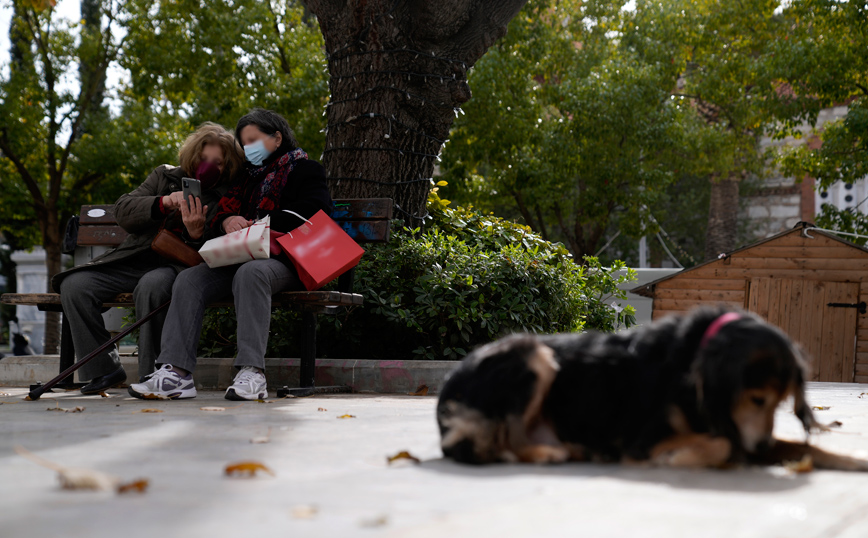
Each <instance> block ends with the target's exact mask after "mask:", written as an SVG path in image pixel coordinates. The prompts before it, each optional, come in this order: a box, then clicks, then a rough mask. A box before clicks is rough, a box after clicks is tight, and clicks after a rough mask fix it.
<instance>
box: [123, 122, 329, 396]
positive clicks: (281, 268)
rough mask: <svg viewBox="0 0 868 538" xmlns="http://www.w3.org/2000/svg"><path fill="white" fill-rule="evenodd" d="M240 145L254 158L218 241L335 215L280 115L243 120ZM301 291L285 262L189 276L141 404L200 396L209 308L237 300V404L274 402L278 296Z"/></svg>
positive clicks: (236, 186) (180, 286) (138, 390)
mask: <svg viewBox="0 0 868 538" xmlns="http://www.w3.org/2000/svg"><path fill="white" fill-rule="evenodd" d="M235 136H236V138H237V139H238V140H239V141H240V142H241V143H242V144H243V146H244V154H245V156H246V158H247V162H246V164H245V169H244V172H243V173H242V174H241V175H240V177H239V178H238V180H237V181H235V182H234V183H233V185H232V186H231V187H230V189H229V192H228V193H227V194H226V196H224V197H223V198H222V199H221V200H220V207H219V209H218V211H217V215H216V217H215V218H214V220H213V222H212V223H211V227H212V229H213V231H214V233H215V234H224V233H232V232H235V231H238V230H243V229H244V228H246V227H248V226H250V225H251V224H252V223H253V221H254V220H256V219H260V218H264V217H265V216H266V215H270V216H271V229H272V230H276V231H278V232H289V231H292V230H293V229H295V228H296V227H298V226H300V225H301V224H302V223H303V222H304V221H302V220H301V219H299V218H297V217H295V216H293V215H290V214H289V213H285V212H284V211H285V210H290V211H294V212H295V213H298V214H299V215H301V216H302V217H304V218H310V217H311V216H313V215H314V214H315V213H316V212H318V211H319V210H324V211H326V212H327V213H331V210H332V200H331V196H329V191H328V186H327V185H326V176H325V169H324V168H323V167H322V165H320V164H319V163H317V162H316V161H312V160H310V159H308V157H307V154H306V153H305V152H304V151H303V150H302V149H301V148H299V147H298V143H297V142H296V140H295V135H294V134H293V132H292V129H290V127H289V123H287V121H286V120H285V119H284V118H283V116H281V115H280V114H277V113H276V112H272V111H270V110H263V109H254V110H252V111H250V113H248V114H247V115H245V116H243V117H242V118H241V119H240V120H238V125H237V126H236V128H235ZM299 288H301V282H300V280H299V278H298V275H297V274H296V272H295V268H294V267H293V265H292V262H290V261H289V259H288V258H286V257H284V256H279V257H272V258H270V259H265V260H253V261H249V262H247V263H244V264H241V265H233V266H228V267H217V268H214V269H211V268H209V267H208V266H207V265H204V264H202V265H198V266H196V267H191V268H190V269H187V270H185V271H183V272H182V273H181V274H180V275H178V278H177V280H175V285H174V288H173V289H172V304H171V306H170V307H169V312H168V314H167V317H166V328H165V330H164V331H163V341H162V346H161V349H162V351H161V353H160V356H159V357H158V358H157V364H158V365H159V366H160V368H159V369H158V370H156V371H155V372H154V373H153V374H151V375H150V376H149V377H148V379H147V380H146V381H144V382H143V383H137V384H133V385H130V389H129V392H130V394H131V395H133V396H135V397H136V398H143V399H148V398H161V399H180V398H193V397H195V396H196V385H195V383H194V382H193V375H192V372H193V369H194V368H195V367H196V348H197V345H198V343H199V335H200V333H201V331H202V318H203V316H204V314H205V306H206V305H207V304H208V303H210V302H213V301H217V300H220V299H223V298H225V297H227V296H228V295H229V294H230V293H231V294H232V295H234V297H235V315H236V318H237V320H238V355H237V356H236V358H235V367H236V368H237V369H238V372H237V374H236V375H235V380H234V382H233V384H232V386H231V387H229V388H228V389H227V390H226V395H225V396H226V398H227V399H229V400H258V399H263V398H266V397H268V391H267V387H266V382H265V349H266V345H267V343H268V330H269V326H270V322H271V296H272V295H273V294H275V293H277V292H280V291H285V290H289V289H299Z"/></svg>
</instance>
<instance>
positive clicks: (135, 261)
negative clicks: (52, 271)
mask: <svg viewBox="0 0 868 538" xmlns="http://www.w3.org/2000/svg"><path fill="white" fill-rule="evenodd" d="M178 160H179V164H180V166H177V167H176V166H171V165H167V164H165V165H162V166H159V167H157V168H156V169H155V170H154V171H153V172H151V174H150V175H149V176H148V178H147V179H146V180H145V182H144V183H142V184H141V185H140V186H139V187H138V188H137V189H135V190H134V191H132V192H131V193H129V194H125V195H123V196H121V197H120V199H118V201H117V202H116V203H115V208H114V212H115V219H116V220H117V223H118V224H119V225H120V226H121V227H122V228H123V229H124V230H126V231H127V232H128V233H129V234H130V235H129V236H127V238H126V239H124V241H123V242H122V243H121V244H120V245H118V247H117V248H114V249H112V250H110V251H108V252H106V253H105V254H103V255H101V256H99V257H97V258H94V259H93V260H92V261H89V262H87V263H86V264H83V265H80V266H78V267H73V268H72V269H69V270H68V271H64V272H62V273H58V274H57V275H56V276H55V277H54V278H53V279H52V287H53V288H54V289H55V290H57V291H58V292H60V300H61V303H62V304H63V315H64V316H66V318H67V320H68V321H69V324H70V329H71V333H72V340H73V344H74V345H75V352H76V355H77V356H78V357H79V358H81V357H84V356H86V355H88V354H90V352H91V351H93V350H94V349H96V348H98V347H99V346H100V345H102V344H103V343H105V342H106V341H107V340H108V339H109V338H110V335H109V333H108V331H107V330H106V328H105V324H104V323H103V318H102V308H101V305H102V303H103V302H104V301H108V300H110V299H112V298H113V297H115V296H116V295H117V294H118V293H132V294H133V297H134V299H135V306H136V316H137V317H138V318H140V319H141V318H142V317H144V316H145V315H146V314H148V313H149V312H151V311H152V310H154V309H155V308H156V307H158V306H160V305H161V304H163V303H165V302H166V301H168V300H169V297H170V296H171V292H172V284H173V283H174V281H175V277H176V276H177V274H178V272H179V271H181V270H182V269H184V266H182V265H180V264H179V263H178V262H176V261H174V260H170V259H166V258H163V257H161V256H159V255H158V254H156V253H155V252H154V251H152V250H151V243H152V242H153V240H154V237H155V236H156V235H157V232H158V231H159V230H160V228H161V227H165V229H167V230H169V231H170V232H173V233H174V234H176V235H177V236H179V237H181V238H182V239H184V241H185V242H186V243H188V244H189V245H191V246H193V247H194V248H196V249H198V247H199V246H200V245H201V244H202V243H204V242H205V240H206V239H207V238H208V228H207V226H206V223H207V222H208V221H209V220H210V219H212V218H213V217H214V215H215V214H216V213H217V209H218V207H217V202H218V201H219V200H220V198H221V196H222V195H223V194H225V192H226V185H227V184H228V183H229V182H230V179H231V178H232V177H233V176H234V175H235V174H236V173H237V172H238V171H239V170H240V168H241V166H242V164H243V162H244V158H243V153H242V152H241V148H240V146H238V144H237V143H236V142H235V139H234V137H233V136H232V133H231V132H229V131H227V130H226V129H225V128H223V127H222V126H220V125H217V124H214V123H210V122H209V123H205V124H203V125H202V126H201V127H199V128H198V129H197V130H196V132H194V133H193V134H191V135H190V136H189V137H188V138H187V139H186V140H185V141H184V143H183V144H182V145H181V149H180V151H179V152H178ZM184 178H195V179H198V181H199V183H200V186H201V196H200V197H199V198H193V197H191V198H190V199H189V200H188V201H185V200H184V195H183V193H182V191H183V181H184ZM188 204H189V205H188ZM164 320H165V314H161V315H157V316H155V317H154V318H152V319H151V321H149V322H147V323H146V324H144V325H143V326H142V327H141V329H140V332H139V376H144V375H146V374H148V373H150V372H151V371H153V369H154V361H155V360H156V358H157V356H158V355H159V354H160V337H161V333H162V329H163V323H164ZM79 372H80V374H79V375H80V376H81V378H82V379H85V380H90V383H88V384H87V385H85V386H84V387H82V388H81V392H82V393H84V394H98V393H100V392H102V391H104V390H106V389H108V388H111V387H114V386H116V385H119V384H121V383H123V382H125V381H126V379H127V374H126V372H125V371H124V369H123V367H122V366H121V363H120V359H119V357H118V352H117V349H112V350H110V351H106V352H105V353H104V354H103V355H102V356H100V357H97V358H95V359H93V360H92V361H91V362H89V363H87V364H86V365H84V366H83V367H82V368H81V369H80V370H79Z"/></svg>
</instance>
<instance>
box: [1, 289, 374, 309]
mask: <svg viewBox="0 0 868 538" xmlns="http://www.w3.org/2000/svg"><path fill="white" fill-rule="evenodd" d="M0 302H2V303H3V304H9V305H33V306H39V305H59V304H60V294H59V293H4V294H3V296H2V297H0ZM363 302H364V298H363V297H362V296H361V295H360V294H358V293H342V292H339V291H284V292H280V293H278V294H276V295H275V296H274V299H273V304H275V305H281V306H287V305H293V304H310V305H320V306H352V305H360V304H362V303H363ZM132 305H133V294H132V293H121V294H118V295H117V296H116V297H115V298H114V299H113V300H111V301H107V302H105V303H103V306H105V307H116V306H117V307H129V306H132ZM208 306H234V303H233V302H232V300H231V299H226V300H222V301H218V302H216V303H212V304H210V305H208Z"/></svg>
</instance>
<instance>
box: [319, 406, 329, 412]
mask: <svg viewBox="0 0 868 538" xmlns="http://www.w3.org/2000/svg"><path fill="white" fill-rule="evenodd" d="M317 411H328V409H326V408H325V407H320V408H319V409H317Z"/></svg>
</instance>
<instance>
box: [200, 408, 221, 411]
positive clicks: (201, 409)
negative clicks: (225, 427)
mask: <svg viewBox="0 0 868 538" xmlns="http://www.w3.org/2000/svg"><path fill="white" fill-rule="evenodd" d="M199 410H200V411H226V408H225V407H200V408H199Z"/></svg>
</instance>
